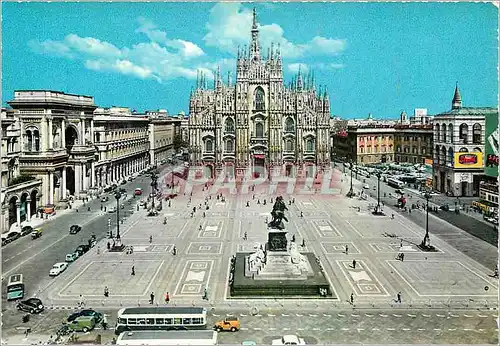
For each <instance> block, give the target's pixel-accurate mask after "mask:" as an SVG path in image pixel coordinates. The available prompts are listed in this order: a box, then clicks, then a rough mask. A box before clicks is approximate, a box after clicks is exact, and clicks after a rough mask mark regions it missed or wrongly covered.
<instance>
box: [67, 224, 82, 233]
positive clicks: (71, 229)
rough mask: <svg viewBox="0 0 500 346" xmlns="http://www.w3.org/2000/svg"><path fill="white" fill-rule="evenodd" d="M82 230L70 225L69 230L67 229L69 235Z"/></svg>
mask: <svg viewBox="0 0 500 346" xmlns="http://www.w3.org/2000/svg"><path fill="white" fill-rule="evenodd" d="M81 230H82V228H81V227H80V226H78V225H72V226H71V227H70V228H69V234H77V233H78V232H80V231H81Z"/></svg>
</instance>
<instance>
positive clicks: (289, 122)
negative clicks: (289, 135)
mask: <svg viewBox="0 0 500 346" xmlns="http://www.w3.org/2000/svg"><path fill="white" fill-rule="evenodd" d="M285 132H295V123H294V121H293V119H292V118H290V117H288V118H286V120H285Z"/></svg>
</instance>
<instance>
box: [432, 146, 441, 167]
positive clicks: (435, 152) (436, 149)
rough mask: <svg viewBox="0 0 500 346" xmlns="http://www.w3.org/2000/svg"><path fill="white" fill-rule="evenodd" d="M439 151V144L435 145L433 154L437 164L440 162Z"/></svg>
mask: <svg viewBox="0 0 500 346" xmlns="http://www.w3.org/2000/svg"><path fill="white" fill-rule="evenodd" d="M440 153H441V152H440V151H439V145H436V148H435V150H434V154H435V156H436V161H437V163H438V164H441V156H440V155H439V154H440Z"/></svg>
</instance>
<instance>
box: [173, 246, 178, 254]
mask: <svg viewBox="0 0 500 346" xmlns="http://www.w3.org/2000/svg"><path fill="white" fill-rule="evenodd" d="M172 255H174V256H175V255H177V248H176V247H175V245H174V247H173V248H172Z"/></svg>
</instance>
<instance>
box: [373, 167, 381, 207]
mask: <svg viewBox="0 0 500 346" xmlns="http://www.w3.org/2000/svg"><path fill="white" fill-rule="evenodd" d="M380 177H381V173H380V172H377V210H375V212H377V213H380V212H381V211H382V210H381V207H380Z"/></svg>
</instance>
